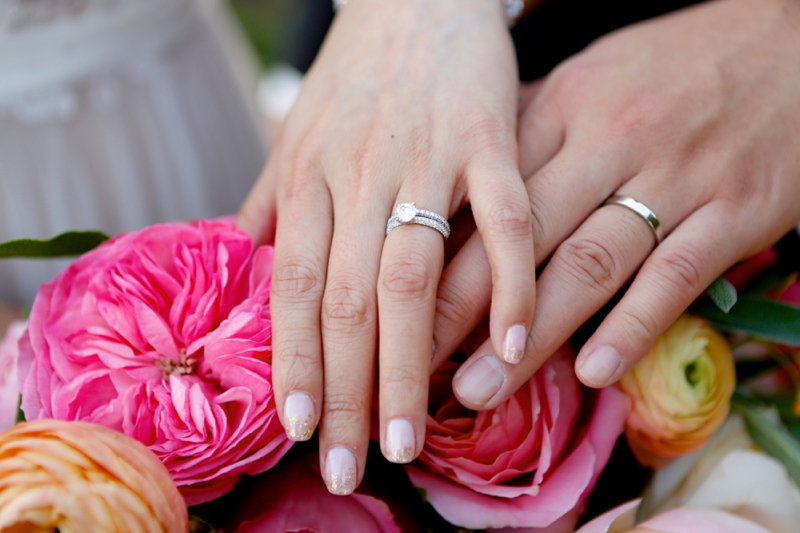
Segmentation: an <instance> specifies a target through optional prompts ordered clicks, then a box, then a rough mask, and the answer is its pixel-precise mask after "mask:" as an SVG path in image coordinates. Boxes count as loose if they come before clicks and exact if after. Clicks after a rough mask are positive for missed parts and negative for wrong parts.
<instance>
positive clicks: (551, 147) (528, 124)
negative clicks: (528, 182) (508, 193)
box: [517, 80, 567, 178]
mask: <svg viewBox="0 0 800 533" xmlns="http://www.w3.org/2000/svg"><path fill="white" fill-rule="evenodd" d="M543 90H545V83H544V81H543V80H540V81H536V82H534V83H532V84H531V85H529V86H527V87H526V88H524V90H523V91H522V97H523V101H522V102H521V104H520V105H521V109H522V113H521V114H520V117H519V124H518V126H517V142H518V144H519V170H520V174H522V176H523V178H527V177H528V176H531V175H532V174H533V173H534V172H538V171H539V169H541V168H542V167H544V165H546V164H547V162H548V161H550V160H551V159H552V158H553V157H555V156H556V154H558V153H559V152H560V151H561V150H562V148H563V147H564V145H565V141H566V136H567V129H566V123H565V122H564V120H563V118H562V116H561V113H560V110H559V108H558V107H557V106H555V105H554V104H553V101H554V100H553V99H552V98H546V97H543V96H546V94H544V95H543V93H542V91H543Z"/></svg>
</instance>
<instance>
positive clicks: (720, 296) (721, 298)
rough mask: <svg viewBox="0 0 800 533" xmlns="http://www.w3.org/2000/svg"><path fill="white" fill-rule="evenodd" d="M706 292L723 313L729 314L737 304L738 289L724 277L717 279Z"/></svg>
mask: <svg viewBox="0 0 800 533" xmlns="http://www.w3.org/2000/svg"><path fill="white" fill-rule="evenodd" d="M706 292H707V293H708V295H709V296H711V300H712V301H713V302H714V303H715V304H717V307H719V309H720V311H722V312H723V313H726V314H727V313H728V312H729V311H730V310H731V308H732V307H733V306H734V304H736V287H734V286H733V285H731V283H730V282H729V281H728V280H727V279H725V278H723V277H719V278H717V279H715V280H714V283H712V284H711V285H709V286H708V288H707V289H706Z"/></svg>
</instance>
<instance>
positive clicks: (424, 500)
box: [414, 487, 428, 503]
mask: <svg viewBox="0 0 800 533" xmlns="http://www.w3.org/2000/svg"><path fill="white" fill-rule="evenodd" d="M414 488H415V489H417V494H419V497H420V498H421V499H422V503H428V491H427V490H425V489H423V488H422V487H414Z"/></svg>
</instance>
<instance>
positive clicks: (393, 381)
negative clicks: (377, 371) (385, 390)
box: [383, 365, 428, 394]
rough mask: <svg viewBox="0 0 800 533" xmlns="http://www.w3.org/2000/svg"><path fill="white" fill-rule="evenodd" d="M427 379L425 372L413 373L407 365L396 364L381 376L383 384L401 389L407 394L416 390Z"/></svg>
mask: <svg viewBox="0 0 800 533" xmlns="http://www.w3.org/2000/svg"><path fill="white" fill-rule="evenodd" d="M427 379H428V375H427V372H423V374H422V375H420V374H418V373H415V372H414V371H413V370H412V368H411V367H409V366H406V365H400V366H397V365H396V366H393V367H391V368H390V369H389V371H388V372H386V375H385V376H384V378H383V386H389V387H392V388H393V389H396V390H400V391H403V394H409V393H411V391H415V390H418V389H419V388H420V387H421V386H422V385H423V383H425V382H426V381H427ZM395 392H396V391H395Z"/></svg>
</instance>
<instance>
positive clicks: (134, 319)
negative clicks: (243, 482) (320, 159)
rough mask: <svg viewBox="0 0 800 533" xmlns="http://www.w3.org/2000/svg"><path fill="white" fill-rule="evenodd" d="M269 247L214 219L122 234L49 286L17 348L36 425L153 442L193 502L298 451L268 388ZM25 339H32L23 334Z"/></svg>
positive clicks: (25, 405) (26, 403) (25, 403)
mask: <svg viewBox="0 0 800 533" xmlns="http://www.w3.org/2000/svg"><path fill="white" fill-rule="evenodd" d="M271 272H272V248H271V247H261V248H259V249H258V250H256V251H255V253H254V252H253V246H252V242H251V240H250V238H249V237H248V236H247V235H246V234H245V233H244V232H242V231H241V230H238V229H237V228H235V227H233V226H232V225H230V224H227V223H222V222H217V221H198V222H192V223H170V224H161V225H156V226H151V227H148V228H145V229H143V230H141V231H139V232H134V233H129V234H124V235H120V236H118V237H116V238H114V239H111V240H109V241H107V242H105V243H103V244H102V245H100V246H99V247H98V248H96V249H94V250H92V251H91V252H89V253H87V254H84V255H83V256H81V257H79V258H78V259H76V260H75V261H74V262H73V263H72V264H71V265H70V266H69V267H68V268H67V269H65V270H64V271H63V272H61V273H60V274H59V275H58V276H57V277H56V278H55V279H54V280H52V281H51V282H49V283H46V284H44V285H42V286H41V288H40V290H39V294H38V295H37V297H36V300H35V301H34V304H33V309H32V311H31V314H30V319H29V326H28V333H27V336H28V337H29V339H30V342H29V344H28V346H27V348H26V343H25V342H21V343H20V377H21V380H22V381H21V382H22V384H23V386H22V397H23V400H22V409H23V411H24V413H25V415H26V418H27V419H28V420H36V419H41V418H57V419H61V420H82V421H87V422H94V423H98V424H102V425H104V426H107V427H109V428H112V429H116V430H118V431H120V432H122V433H124V434H125V435H128V436H129V437H132V438H134V439H136V440H138V441H139V442H141V443H143V444H144V445H145V446H147V447H148V448H150V450H151V451H153V452H154V453H155V454H156V456H158V458H159V459H160V460H161V461H162V462H163V463H164V465H165V466H166V467H167V470H168V471H169V472H170V475H172V479H173V480H174V481H175V483H176V485H177V486H178V488H179V489H180V490H181V493H182V494H183V496H184V498H185V499H186V502H187V503H188V504H189V505H195V504H198V503H202V502H204V501H208V500H211V499H213V498H216V497H218V496H220V495H221V494H223V493H225V492H227V491H228V490H230V489H231V488H232V487H233V486H234V485H235V484H236V481H237V480H238V479H239V477H240V476H241V475H242V474H257V473H260V472H263V471H265V470H267V469H268V468H270V467H272V466H273V465H274V464H275V463H277V462H278V460H279V459H280V458H281V457H282V456H283V454H284V453H285V452H286V451H287V450H288V448H289V447H290V446H291V441H289V440H288V439H287V438H286V434H285V432H284V430H283V428H282V426H281V424H280V422H279V421H278V417H277V415H276V408H275V401H274V397H273V389H272V367H271V364H270V363H271V360H272V359H271V358H272V348H271V332H272V330H271V326H270V324H271V321H270V309H269V281H270V275H271ZM23 341H24V339H23Z"/></svg>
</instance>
